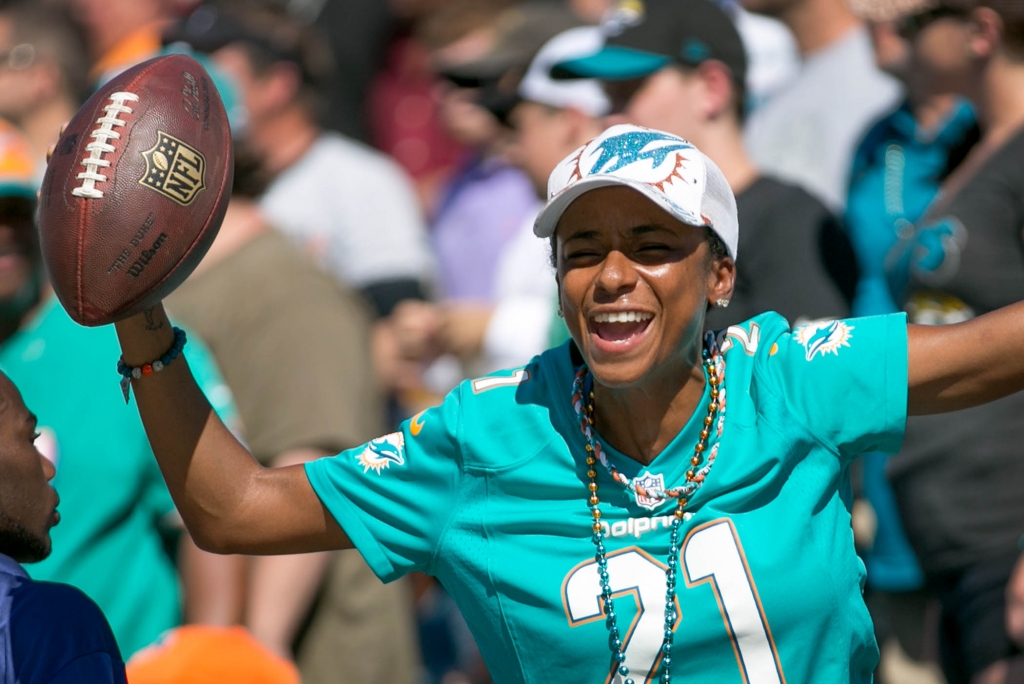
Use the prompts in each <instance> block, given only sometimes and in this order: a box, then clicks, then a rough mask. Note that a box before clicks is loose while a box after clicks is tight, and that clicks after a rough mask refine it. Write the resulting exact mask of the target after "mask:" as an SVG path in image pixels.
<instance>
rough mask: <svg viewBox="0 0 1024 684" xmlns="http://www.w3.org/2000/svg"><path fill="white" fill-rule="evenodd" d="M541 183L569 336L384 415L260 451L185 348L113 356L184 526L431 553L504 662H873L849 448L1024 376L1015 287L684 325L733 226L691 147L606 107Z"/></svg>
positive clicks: (588, 674) (598, 676)
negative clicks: (164, 360) (127, 373)
mask: <svg viewBox="0 0 1024 684" xmlns="http://www.w3.org/2000/svg"><path fill="white" fill-rule="evenodd" d="M548 195H549V201H548V204H547V206H546V207H545V208H544V210H543V211H542V212H541V214H540V216H539V218H538V219H537V223H536V227H535V232H536V233H537V235H538V236H539V237H544V238H550V237H552V236H554V240H555V256H556V262H557V276H556V277H557V280H558V285H559V290H560V299H561V306H562V310H563V311H564V313H565V316H566V322H567V324H568V326H569V329H570V331H571V332H572V338H573V339H572V341H571V342H569V343H567V344H565V345H563V346H561V347H558V348H555V349H552V350H549V351H547V352H545V353H544V354H542V355H540V356H538V357H537V358H535V359H534V360H533V361H532V362H531V363H530V364H528V365H527V366H526V367H524V368H519V369H513V370H510V371H505V372H501V373H497V374H494V375H492V376H488V377H487V378H482V379H477V380H474V381H469V382H466V383H464V384H463V385H461V386H460V387H458V388H457V389H455V390H454V391H453V392H452V393H451V394H450V395H449V396H448V397H447V398H446V399H445V401H444V403H443V404H442V405H441V406H438V407H436V408H432V409H429V410H427V411H425V412H424V413H422V414H419V415H417V416H416V417H414V418H413V419H412V420H411V421H408V422H406V423H405V424H403V425H402V427H401V428H400V430H398V431H397V432H395V433H393V434H391V435H387V436H385V437H382V438H379V439H377V440H374V441H372V442H370V443H369V444H367V445H365V446H363V447H359V448H356V449H352V450H349V451H345V452H342V453H341V454H339V455H337V456H335V457H333V458H326V459H321V460H319V461H315V462H313V463H309V464H307V465H306V466H305V468H282V469H264V468H262V467H260V466H259V465H258V464H256V463H255V462H254V461H253V460H252V458H251V457H250V456H249V455H248V454H247V452H246V451H245V449H244V448H243V447H242V446H241V445H240V444H238V442H236V441H235V439H234V438H233V437H232V436H231V435H230V433H229V432H228V431H227V430H226V429H224V427H223V426H222V425H221V424H220V422H219V421H218V420H217V418H216V416H214V415H213V414H212V413H211V412H210V411H209V407H208V406H207V404H206V403H205V400H204V399H203V397H202V394H201V393H200V392H199V391H198V389H197V388H196V386H195V383H194V382H193V381H192V378H191V375H190V373H189V370H188V366H187V364H184V363H174V364H171V365H170V366H168V367H166V368H165V369H164V371H163V372H161V373H158V374H153V375H151V376H148V377H143V378H140V379H136V380H134V381H133V384H134V388H135V391H136V395H137V400H138V406H139V410H140V412H141V413H142V416H143V419H144V420H145V422H146V427H147V430H148V434H149V437H150V440H151V442H152V445H153V450H154V453H155V454H156V456H157V459H158V460H159V461H160V465H161V469H162V472H163V474H164V476H165V477H166V478H167V481H168V484H169V486H170V489H171V492H172V494H173V495H174V498H175V501H176V503H177V505H178V510H179V511H180V512H181V515H182V517H183V518H184V520H185V523H186V524H187V526H188V528H189V530H190V531H191V532H192V535H193V538H195V539H196V541H197V542H198V543H199V544H201V545H204V546H205V547H207V548H209V549H212V550H216V551H219V552H223V553H289V552H298V551H315V550H321V549H334V548H350V547H353V546H354V547H355V548H356V549H358V550H359V552H360V553H361V554H362V555H363V557H364V558H365V559H366V561H367V563H368V564H369V565H370V567H371V568H372V569H373V570H374V572H375V573H376V574H377V575H378V576H379V577H381V578H382V579H384V580H391V579H395V578H397V577H400V576H402V575H404V574H406V573H408V572H410V571H414V570H415V571H422V572H427V573H429V574H432V575H435V576H437V577H439V578H440V579H441V581H442V582H443V583H444V585H445V587H446V588H447V589H448V590H449V591H450V592H451V594H452V596H453V597H454V598H455V600H456V602H457V603H458V604H459V607H460V608H461V610H462V612H463V614H464V615H465V616H466V619H467V621H468V622H469V625H470V628H471V629H472V631H473V633H474V635H475V637H476V639H477V642H478V643H479V645H480V648H481V651H482V653H483V655H484V657H485V659H486V660H487V664H488V666H489V669H490V671H491V673H492V675H493V678H494V681H495V682H499V683H520V682H522V683H525V682H528V681H531V682H532V681H551V682H570V681H571V682H583V681H586V682H601V681H604V682H606V683H608V684H633V683H639V682H651V681H659V682H663V683H667V682H671V681H672V677H673V674H675V673H678V672H679V670H680V669H681V668H680V667H679V665H678V663H685V664H686V670H687V673H688V675H689V676H691V677H694V678H696V679H699V680H700V681H708V682H716V683H717V682H722V683H725V684H733V683H734V684H740V682H744V683H746V684H765V683H774V682H787V681H788V682H790V684H794V683H796V682H811V681H814V682H837V681H843V682H847V681H849V682H868V681H870V679H871V673H872V671H873V669H874V667H875V664H876V662H877V658H878V649H877V646H876V644H875V641H874V634H873V629H872V625H871V621H870V618H869V616H868V613H867V610H866V608H865V606H864V602H863V599H862V597H861V593H860V586H861V581H862V579H863V565H861V564H860V563H859V562H858V560H857V557H856V554H855V552H854V548H853V538H852V534H851V533H850V516H849V511H848V509H847V507H846V505H845V503H844V501H843V498H842V496H841V492H842V490H843V488H844V486H845V483H846V481H847V469H848V467H849V465H850V464H851V462H852V461H853V460H854V459H855V458H856V457H857V456H858V455H859V454H861V453H864V452H865V451H884V452H893V451H895V450H897V449H898V448H899V444H900V441H901V439H902V435H903V429H904V425H905V422H906V417H907V414H908V411H909V412H917V413H924V412H932V413H938V412H943V411H950V410H954V409H956V408H962V407H964V406H971V405H976V404H980V403H984V402H987V401H992V400H994V399H996V398H998V397H1000V396H1005V395H1006V394H1008V393H1010V392H1014V391H1017V390H1020V389H1022V388H1024V355H1022V354H1020V353H1019V346H1020V344H1019V340H1020V339H1022V338H1024V305H1017V306H1014V307H1009V308H1007V309H1003V310H1001V311H998V312H996V313H993V314H990V315H988V316H983V317H980V318H977V319H975V320H973V321H971V322H969V323H965V324H962V325H956V326H946V327H943V328H941V329H926V328H915V327H911V328H908V326H907V324H906V321H905V318H904V317H903V316H902V315H894V316H887V317H877V318H866V319H857V320H849V321H830V322H826V323H816V324H812V325H809V326H804V327H802V328H798V329H796V330H791V329H790V326H789V324H788V323H787V322H786V321H785V320H784V319H782V317H780V316H778V315H777V314H772V313H766V314H762V315H760V316H757V317H755V318H754V319H752V320H750V321H748V322H746V323H744V324H742V325H739V326H734V327H732V328H729V329H728V330H725V331H721V332H720V333H717V334H715V333H712V334H708V335H703V334H702V330H703V327H704V316H705V313H706V311H707V309H708V307H709V306H714V305H716V303H717V302H719V301H720V300H727V299H728V298H729V295H730V292H731V290H732V284H733V279H734V276H735V270H736V266H735V259H736V245H737V240H738V222H737V216H736V205H735V201H734V199H733V196H732V194H731V192H730V191H729V188H728V185H727V184H726V183H725V180H724V178H723V177H722V174H721V172H720V171H719V170H718V169H717V167H715V165H714V164H713V163H712V162H711V161H710V160H709V159H708V158H707V157H705V156H704V155H703V154H702V153H701V152H700V151H698V150H697V149H696V148H694V147H693V146H692V145H690V144H689V143H687V142H686V141H684V140H681V139H680V138H677V137H675V136H671V135H668V134H665V133H660V132H658V131H651V130H647V129H641V128H636V127H629V126H625V127H614V128H611V129H609V130H607V131H605V132H604V133H603V134H602V135H601V136H599V137H598V138H596V139H595V140H593V141H592V142H590V143H588V144H587V145H586V146H584V147H582V148H580V149H579V150H577V151H576V152H575V153H573V154H572V155H571V156H569V157H568V158H566V159H565V160H564V161H563V162H562V164H561V165H560V166H559V168H558V169H557V170H556V171H555V172H554V173H553V174H552V177H551V180H550V183H549V192H548ZM709 234H710V235H712V236H713V237H712V238H709V237H708V236H709ZM716 245H718V246H717V247H716ZM163 320H164V318H163V312H162V309H160V308H159V307H158V308H157V309H156V310H154V311H153V312H151V314H150V316H149V318H148V320H147V318H146V317H136V318H133V319H129V320H127V321H122V322H119V323H118V324H117V327H118V334H119V335H120V337H121V340H122V346H123V349H124V359H125V362H126V363H128V364H131V365H140V364H143V363H146V362H148V361H149V360H150V359H152V358H157V357H159V356H160V354H162V353H164V352H165V351H166V349H167V347H169V346H170V345H171V342H172V340H171V339H170V332H169V331H170V326H169V325H164V326H162V327H161V326H159V325H156V326H154V325H153V323H154V322H160V321H163ZM727 414H728V416H727ZM727 418H728V419H727ZM385 447H386V448H385Z"/></svg>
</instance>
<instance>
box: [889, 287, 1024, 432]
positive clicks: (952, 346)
mask: <svg viewBox="0 0 1024 684" xmlns="http://www.w3.org/2000/svg"><path fill="white" fill-rule="evenodd" d="M908 337H909V344H908V347H909V349H908V354H909V379H908V383H909V401H908V411H909V413H910V414H911V415H924V414H930V413H945V412H947V411H956V410H959V409H964V408H970V407H972V406H978V405H980V404H986V403H988V402H990V401H995V400H996V399H1001V398H1002V397H1005V396H1007V395H1009V394H1013V393H1014V392H1019V391H1021V390H1024V302H1022V303H1018V304H1013V305H1011V306H1007V307H1004V308H1002V309H999V310H997V311H993V312H992V313H988V314H985V315H984V316H979V317H978V318H975V319H973V320H970V321H967V322H966V323H957V324H954V325H941V326H923V325H911V326H909V329H908Z"/></svg>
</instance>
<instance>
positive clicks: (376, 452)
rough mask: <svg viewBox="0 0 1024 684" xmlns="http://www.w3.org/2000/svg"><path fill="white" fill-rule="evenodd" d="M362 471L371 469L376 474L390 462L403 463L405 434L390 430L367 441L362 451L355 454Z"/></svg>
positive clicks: (366, 471) (365, 471) (397, 464)
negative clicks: (388, 432) (390, 431)
mask: <svg viewBox="0 0 1024 684" xmlns="http://www.w3.org/2000/svg"><path fill="white" fill-rule="evenodd" d="M356 460H357V461H358V462H359V465H361V466H363V472H364V473H368V472H370V470H371V469H373V470H374V471H375V472H376V473H377V474H378V475H380V472H381V471H382V470H384V469H385V468H387V467H389V466H391V465H392V464H394V465H396V466H400V465H405V436H404V435H403V434H402V433H401V432H392V433H391V434H390V435H384V436H383V437H378V438H377V439H375V440H373V441H371V442H369V443H367V445H366V446H365V447H364V448H363V450H362V452H360V454H359V455H358V456H356Z"/></svg>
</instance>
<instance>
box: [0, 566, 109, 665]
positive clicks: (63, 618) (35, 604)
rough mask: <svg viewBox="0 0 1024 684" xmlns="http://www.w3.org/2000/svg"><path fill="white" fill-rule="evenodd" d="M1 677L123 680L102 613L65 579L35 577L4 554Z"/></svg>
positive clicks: (0, 591) (0, 587)
mask: <svg viewBox="0 0 1024 684" xmlns="http://www.w3.org/2000/svg"><path fill="white" fill-rule="evenodd" d="M0 641H2V644H0V681H2V682H3V684H81V683H83V682H88V683H89V684H108V683H109V684H124V682H125V674H124V663H123V662H122V661H121V651H120V650H119V649H118V648H117V642H116V641H114V635H113V633H112V632H111V631H110V625H108V624H107V620H106V618H104V617H103V613H102V612H100V609H99V608H98V607H97V606H96V604H95V603H93V602H92V601H91V600H90V599H89V597H87V596H86V595H85V594H83V593H82V592H81V591H79V590H78V589H75V588H74V587H72V586H69V585H67V584H54V583H50V582H34V581H32V580H31V579H30V578H29V576H28V575H27V574H26V573H25V570H24V569H22V567H21V565H19V564H18V563H17V562H15V561H14V560H13V559H11V558H9V557H8V556H5V555H3V554H0Z"/></svg>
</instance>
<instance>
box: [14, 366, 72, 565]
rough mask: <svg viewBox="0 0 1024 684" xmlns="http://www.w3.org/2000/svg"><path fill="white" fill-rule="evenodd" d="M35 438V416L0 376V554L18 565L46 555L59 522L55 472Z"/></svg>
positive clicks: (33, 561)
mask: <svg viewBox="0 0 1024 684" xmlns="http://www.w3.org/2000/svg"><path fill="white" fill-rule="evenodd" d="M35 439H36V417H35V415H33V414H32V412H31V411H29V410H28V408H27V407H26V406H25V402H24V401H23V400H22V398H21V392H19V391H18V388H17V387H15V386H14V383H13V382H11V380H10V378H8V377H7V376H6V375H4V374H3V373H0V553H2V554H4V555H7V556H10V557H11V558H13V559H14V560H16V561H18V562H19V563H37V562H39V561H41V560H43V559H44V558H46V557H47V556H48V555H50V528H51V527H53V526H54V525H56V524H57V523H58V522H59V520H60V515H59V514H58V513H57V504H58V502H59V499H58V497H57V492H56V491H55V490H54V489H53V487H52V486H50V480H52V479H53V476H54V474H55V472H56V471H55V470H54V467H53V464H52V463H50V461H49V460H47V459H46V458H45V457H44V456H43V455H42V454H40V453H39V451H38V450H37V449H36V447H35Z"/></svg>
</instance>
